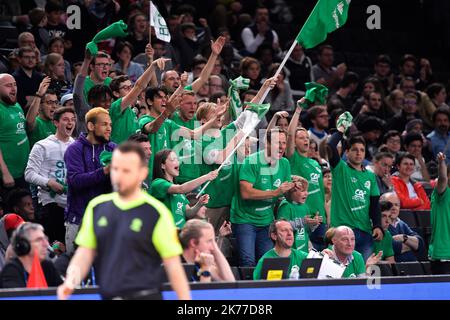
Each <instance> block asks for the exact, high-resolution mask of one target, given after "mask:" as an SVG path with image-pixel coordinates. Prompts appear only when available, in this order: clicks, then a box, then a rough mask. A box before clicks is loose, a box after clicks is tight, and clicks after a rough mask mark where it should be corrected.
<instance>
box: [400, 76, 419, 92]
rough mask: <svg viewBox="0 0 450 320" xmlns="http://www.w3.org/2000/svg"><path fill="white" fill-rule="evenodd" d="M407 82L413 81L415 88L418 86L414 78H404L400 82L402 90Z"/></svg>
mask: <svg viewBox="0 0 450 320" xmlns="http://www.w3.org/2000/svg"><path fill="white" fill-rule="evenodd" d="M406 81H412V82H414V87H415V86H416V81H415V80H414V78H413V77H409V76H408V77H404V78H403V79H402V80H400V89H402V88H403V87H404V85H405V82H406Z"/></svg>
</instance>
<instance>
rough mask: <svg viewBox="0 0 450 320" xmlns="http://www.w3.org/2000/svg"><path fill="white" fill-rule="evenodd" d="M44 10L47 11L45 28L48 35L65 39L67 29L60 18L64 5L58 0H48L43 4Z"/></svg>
mask: <svg viewBox="0 0 450 320" xmlns="http://www.w3.org/2000/svg"><path fill="white" fill-rule="evenodd" d="M45 12H46V13H47V24H46V26H45V28H46V29H47V31H48V34H49V37H50V38H54V37H60V38H63V39H65V38H66V35H67V32H68V29H67V26H66V25H65V24H64V23H63V20H62V15H63V14H64V7H63V5H62V4H61V2H60V1H58V0H48V1H47V3H46V4H45Z"/></svg>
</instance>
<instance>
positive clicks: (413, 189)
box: [392, 152, 430, 210]
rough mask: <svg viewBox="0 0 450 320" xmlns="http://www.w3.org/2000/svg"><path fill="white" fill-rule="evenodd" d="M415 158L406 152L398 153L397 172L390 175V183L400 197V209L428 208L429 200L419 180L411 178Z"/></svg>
mask: <svg viewBox="0 0 450 320" xmlns="http://www.w3.org/2000/svg"><path fill="white" fill-rule="evenodd" d="M415 159H416V158H415V157H414V156H413V155H412V154H409V153H406V152H405V153H402V154H400V155H399V157H398V158H397V160H396V162H395V165H396V166H397V169H398V172H397V173H396V174H395V175H394V176H393V177H392V185H393V186H394V190H395V193H397V195H398V197H399V198H400V205H401V208H402V209H414V210H429V209H430V200H429V199H428V197H427V194H426V193H425V190H424V189H423V187H422V185H421V184H420V183H419V182H414V181H412V180H411V175H412V174H413V173H414V161H415Z"/></svg>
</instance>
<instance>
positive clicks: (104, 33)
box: [86, 20, 128, 56]
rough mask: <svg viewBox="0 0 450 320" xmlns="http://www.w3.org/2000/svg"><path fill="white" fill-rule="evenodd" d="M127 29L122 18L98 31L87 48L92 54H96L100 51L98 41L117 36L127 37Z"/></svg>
mask: <svg viewBox="0 0 450 320" xmlns="http://www.w3.org/2000/svg"><path fill="white" fill-rule="evenodd" d="M127 30H128V26H127V24H126V23H125V22H123V21H122V20H119V21H116V22H114V23H113V24H111V25H109V26H108V27H106V28H104V29H103V30H101V31H100V32H98V33H97V34H96V35H95V36H94V38H93V39H92V41H91V42H89V43H88V44H86V50H89V52H90V53H91V55H93V56H95V55H96V54H97V52H98V47H97V43H99V42H101V41H103V40H107V39H111V38H115V37H122V38H123V37H126V36H127V35H128V32H127Z"/></svg>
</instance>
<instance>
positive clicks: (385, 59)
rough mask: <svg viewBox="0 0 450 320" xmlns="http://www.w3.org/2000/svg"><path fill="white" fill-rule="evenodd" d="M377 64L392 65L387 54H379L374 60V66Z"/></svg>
mask: <svg viewBox="0 0 450 320" xmlns="http://www.w3.org/2000/svg"><path fill="white" fill-rule="evenodd" d="M378 63H387V64H389V66H390V65H391V64H392V61H391V57H389V56H388V55H387V54H380V55H379V56H378V57H377V58H376V59H375V64H378Z"/></svg>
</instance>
